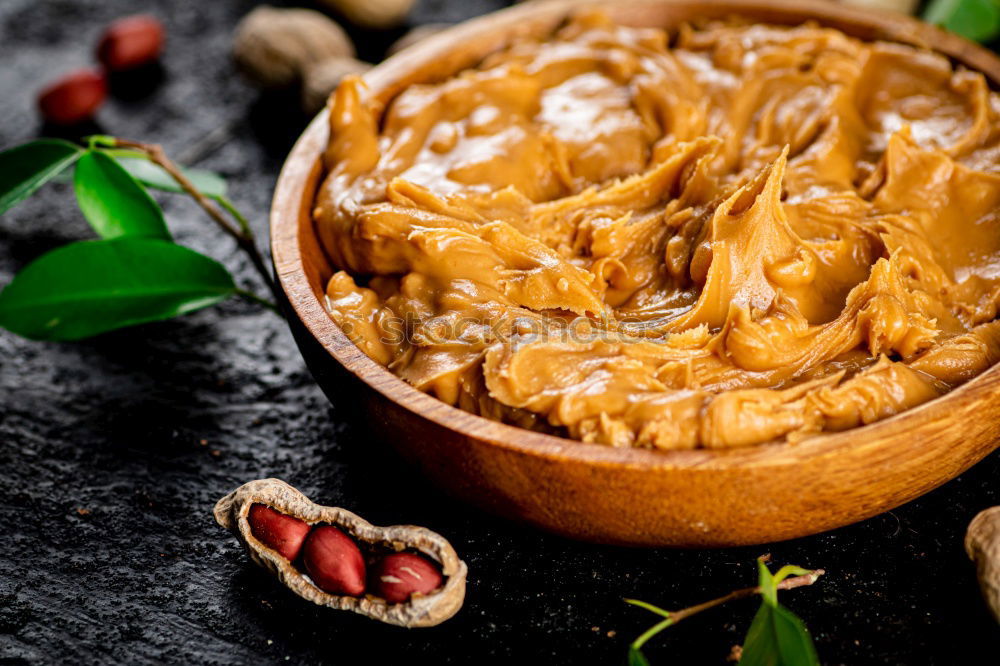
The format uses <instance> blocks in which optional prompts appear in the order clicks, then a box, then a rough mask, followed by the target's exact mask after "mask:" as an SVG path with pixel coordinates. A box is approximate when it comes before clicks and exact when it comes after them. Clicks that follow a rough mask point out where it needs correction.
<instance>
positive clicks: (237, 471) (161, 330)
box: [0, 0, 1000, 665]
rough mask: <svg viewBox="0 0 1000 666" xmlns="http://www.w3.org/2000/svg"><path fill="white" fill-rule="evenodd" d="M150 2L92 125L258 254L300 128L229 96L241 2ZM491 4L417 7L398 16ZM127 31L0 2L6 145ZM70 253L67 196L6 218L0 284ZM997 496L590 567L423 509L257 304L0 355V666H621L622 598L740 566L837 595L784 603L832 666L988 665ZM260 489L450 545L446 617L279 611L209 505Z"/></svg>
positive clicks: (627, 634) (708, 658)
mask: <svg viewBox="0 0 1000 666" xmlns="http://www.w3.org/2000/svg"><path fill="white" fill-rule="evenodd" d="M142 4H143V5H144V6H146V5H148V9H149V10H150V11H153V12H154V13H156V14H157V15H158V16H160V17H162V18H163V19H164V20H165V21H166V22H167V24H168V26H169V35H170V44H169V48H168V51H167V54H166V57H165V59H164V72H163V81H162V83H160V85H158V86H155V87H154V88H153V89H152V91H151V92H149V94H148V95H146V96H144V97H142V98H141V99H128V100H126V99H116V100H113V101H111V102H110V103H109V104H108V105H107V106H106V107H105V108H104V109H103V110H102V111H101V113H100V117H99V121H100V124H101V127H103V128H104V130H106V131H108V132H113V133H115V134H119V135H122V136H127V137H132V138H139V139H144V140H149V141H159V142H162V143H164V144H165V145H166V146H167V148H168V150H169V151H170V152H171V153H172V154H173V155H175V156H179V157H180V158H182V159H184V160H186V161H188V162H192V161H193V162H195V163H197V164H198V165H199V166H203V167H206V168H211V169H215V170H218V171H220V172H222V173H223V174H225V175H226V176H227V177H228V178H229V179H230V182H231V188H232V194H233V198H234V199H235V201H236V202H237V203H238V205H239V206H240V207H241V208H242V209H243V210H245V211H247V212H248V213H249V214H250V216H251V218H252V221H253V224H254V226H255V227H256V228H257V230H258V231H259V232H260V233H262V234H263V233H264V232H265V221H266V211H267V208H268V202H269V197H270V193H271V188H272V185H273V182H274V179H275V176H276V174H277V171H278V169H279V167H280V164H281V161H282V158H283V156H284V154H285V152H286V151H287V150H288V148H289V147H290V145H291V141H292V140H293V139H294V137H295V136H296V134H297V133H298V132H299V130H300V129H301V127H302V126H303V124H304V119H302V118H301V117H300V116H298V115H297V112H296V111H295V103H294V99H291V98H287V97H285V98H282V97H277V98H260V97H258V95H257V93H255V92H254V91H253V90H251V89H250V88H248V87H247V86H245V85H244V84H243V83H242V82H241V81H240V80H239V79H238V78H236V77H235V76H234V75H233V72H232V70H231V67H230V64H229V61H228V58H227V50H228V40H229V34H230V31H231V29H232V26H233V25H234V24H235V22H236V20H237V19H238V17H239V16H240V15H241V14H243V13H245V12H246V11H247V10H248V9H249V7H250V6H251V4H252V3H250V2H229V1H227V2H223V1H221V0H220V1H212V0H208V1H202V2H186V1H184V2H182V1H180V0H178V1H177V2H167V1H166V0H161V1H160V2H154V3H142ZM499 4H503V3H502V2H499V1H498V2H486V1H478V2H463V1H462V0H453V1H450V2H445V1H443V0H437V1H436V2H424V3H422V4H421V5H420V6H419V7H418V9H417V11H416V12H415V14H414V20H415V21H416V22H426V21H432V20H440V19H442V18H445V19H451V20H456V19H461V18H463V17H466V16H469V15H471V14H474V13H479V12H481V11H486V10H488V9H492V8H494V6H495V5H499ZM144 8H145V7H144ZM131 11H135V3H132V2H129V1H128V0H114V1H110V0H48V1H39V0H4V1H3V3H0V147H7V146H10V145H12V144H14V143H17V142H20V141H23V140H26V139H28V138H31V137H33V136H35V135H37V134H38V133H39V132H40V131H41V127H40V125H39V123H38V120H37V118H36V116H35V114H34V110H33V98H34V92H35V91H36V90H37V88H38V87H39V86H40V85H41V84H42V83H43V82H44V81H46V80H49V79H51V78H53V77H54V76H56V75H57V74H59V73H60V72H63V71H65V70H68V69H71V68H73V67H76V66H79V65H81V64H83V63H85V62H87V61H88V60H89V58H90V53H91V49H92V45H93V43H94V41H95V39H96V36H97V34H98V33H99V31H100V27H101V26H102V24H104V23H105V22H106V21H108V20H110V19H112V18H115V17H117V16H119V15H122V14H127V13H129V12H131ZM356 34H360V33H356ZM390 37H391V36H385V35H373V34H372V33H367V34H361V35H360V37H359V40H360V41H361V49H362V52H363V53H364V54H365V55H366V56H367V57H369V58H373V57H376V55H377V53H378V51H379V49H381V48H384V46H385V44H386V42H387V41H389V39H390ZM154 74H155V72H154ZM162 200H163V202H164V204H165V206H166V209H167V213H168V217H169V221H170V223H171V226H172V228H173V229H174V230H175V233H176V236H177V238H178V240H179V241H180V242H182V243H184V244H186V245H189V246H191V247H194V248H196V249H198V250H202V251H205V252H207V253H209V254H211V255H212V256H214V257H216V258H218V259H220V260H222V261H224V262H225V263H226V264H227V265H228V266H230V267H231V268H232V269H233V270H234V271H235V272H236V274H237V275H238V276H239V278H240V280H241V281H242V282H244V283H247V284H253V281H254V278H253V275H252V273H251V271H250V270H249V267H248V265H247V263H246V261H244V259H243V258H242V257H241V256H240V255H239V254H238V253H237V252H236V251H235V249H234V248H233V246H232V244H231V243H230V242H229V241H227V240H225V239H223V238H221V237H220V236H219V235H218V234H217V233H215V232H214V230H213V228H212V227H211V226H210V225H209V224H208V222H207V220H206V219H205V218H204V217H203V216H202V215H201V214H200V212H199V211H198V210H197V209H196V208H194V207H193V206H192V205H191V204H189V203H188V202H187V201H186V200H184V199H181V198H176V197H175V198H163V199H162ZM87 236H88V231H87V227H86V225H85V224H84V223H83V221H82V219H81V217H80V215H79V213H78V212H77V211H76V209H75V206H74V204H73V201H72V195H71V192H70V191H69V189H68V188H67V187H66V186H65V185H59V184H56V185H53V186H50V187H48V188H47V189H46V190H45V191H44V192H43V194H42V195H41V196H40V197H36V198H35V199H33V200H32V201H29V202H28V203H26V204H24V205H22V206H21V207H19V208H18V209H17V210H16V211H14V212H12V213H10V214H7V215H5V216H4V217H3V218H0V283H6V282H7V281H8V280H9V279H10V277H11V276H12V274H13V273H14V272H15V271H16V270H18V269H19V268H20V267H22V266H23V265H24V264H25V263H27V262H29V261H30V260H31V259H32V258H34V257H36V256H37V255H39V254H40V253H42V252H44V251H46V250H48V249H50V248H53V247H55V246H57V245H60V244H62V243H65V242H67V241H70V240H74V239H79V238H83V237H87ZM998 473H1000V456H998V455H994V456H992V457H991V458H989V459H988V460H987V461H985V462H984V463H982V464H981V465H979V466H978V467H976V468H975V469H974V470H972V471H970V472H969V473H967V474H965V475H963V476H962V477H961V478H960V479H958V480H956V481H954V482H953V483H950V484H948V485H947V486H946V487H945V488H943V489H941V490H938V491H936V492H934V493H931V494H930V495H928V496H926V497H924V498H923V499H921V500H919V501H917V502H913V503H911V504H909V505H907V506H905V507H902V508H900V509H899V510H897V511H895V512H893V513H889V514H885V515H883V516H879V517H877V518H873V519H871V520H868V521H865V522H864V523H861V524H858V525H854V526H852V527H847V528H844V529H841V530H837V531H835V532H831V533H828V534H824V535H821V536H816V537H812V538H808V539H801V540H797V541H793V542H788V543H782V544H775V545H771V546H767V547H758V548H740V549H733V550H719V551H668V550H627V549H621V548H609V547H598V546H592V545H587V544H580V543H575V542H571V541H567V540H564V539H560V538H555V537H552V536H548V535H545V534H540V533H537V532H534V531H532V530H528V529H525V528H522V527H519V526H517V525H512V524H509V523H506V522H502V521H499V520H496V519H493V518H490V517H488V516H484V515H482V514H479V513H477V512H475V511H473V510H470V509H468V508H466V507H464V506H461V505H458V504H457V503H455V502H454V501H452V500H450V499H448V498H446V497H443V496H441V495H440V494H438V493H437V492H436V491H435V490H433V489H432V488H429V487H427V486H426V485H424V484H423V483H422V482H421V480H420V479H418V478H414V476H413V475H412V474H411V473H409V471H408V470H407V469H406V468H405V467H403V466H402V465H400V464H399V463H397V462H396V461H395V459H394V458H392V457H390V456H386V455H384V453H383V450H382V449H381V448H380V447H378V446H376V445H375V444H374V443H372V442H370V441H368V440H367V439H366V438H365V436H364V434H363V431H362V430H360V429H359V427H358V424H355V423H353V422H352V419H351V414H349V413H344V412H342V411H340V410H338V409H337V407H336V406H332V407H331V406H330V405H329V404H328V403H327V401H326V400H325V399H324V398H323V396H322V395H321V393H320V391H319V389H317V388H316V386H315V385H314V384H313V382H312V381H311V379H310V377H309V375H308V373H307V371H306V370H305V368H304V366H303V364H302V361H301V359H300V357H299V353H298V351H296V349H295V347H294V344H293V342H292V339H291V336H290V335H289V333H288V330H287V328H286V326H285V324H284V323H283V322H282V321H280V320H279V319H278V318H276V317H274V316H273V315H271V314H268V313H266V312H262V311H260V310H259V309H258V308H257V307H255V306H252V305H249V304H247V303H243V302H239V301H232V302H229V303H226V304H224V305H222V306H221V307H217V308H214V309H210V310H206V311H202V312H199V313H197V314H194V315H192V316H188V317H184V318H182V319H180V320H177V321H173V322H167V323H163V324H155V325H149V326H144V327H141V328H135V329H131V330H125V331H121V332H118V333H114V334H109V335H105V336H102V337H100V338H98V339H95V340H91V341H87V342H81V343H76V344H40V343H33V342H27V341H24V340H21V339H19V338H16V337H14V336H13V335H10V334H7V333H5V332H0V504H2V507H0V535H2V537H0V564H2V573H0V662H2V663H73V664H90V663H128V664H152V663H177V664H188V663H216V664H237V663H254V664H263V663H276V664H278V663H321V662H331V663H373V664H396V663H403V662H404V661H405V662H412V663H424V662H429V661H430V662H433V663H439V664H459V665H465V664H479V663H482V664H487V663H503V664H509V663H515V662H516V663H523V664H540V663H545V664H574V665H576V664H615V663H621V662H622V660H623V657H624V654H625V647H626V645H627V643H628V642H629V641H630V640H631V639H632V638H633V637H635V636H636V635H638V634H639V633H640V632H641V631H642V630H644V629H645V628H646V627H647V626H649V625H650V624H652V623H653V622H654V621H655V618H654V617H653V616H651V615H649V614H647V613H645V612H644V611H641V610H638V609H634V608H631V607H628V606H626V605H625V604H624V603H622V601H621V598H622V597H623V596H629V597H639V598H642V599H646V600H649V601H651V602H654V603H659V604H662V605H665V606H667V607H682V606H686V605H689V604H692V603H696V602H699V601H702V600H705V599H707V598H710V597H713V596H716V595H720V594H723V593H725V592H727V591H729V590H730V589H733V588H735V587H742V586H744V585H748V584H752V583H753V581H754V578H755V572H754V565H753V558H754V557H755V556H757V555H759V554H761V553H763V552H765V551H769V552H771V553H772V555H773V557H774V560H775V562H777V563H797V564H801V565H804V566H809V567H824V568H826V569H827V570H828V571H829V574H828V575H827V576H826V577H825V578H824V579H823V580H822V581H821V582H820V583H819V584H818V585H815V586H813V587H811V588H806V589H802V590H796V591H793V592H788V593H786V594H783V598H784V600H785V602H786V603H787V604H788V605H789V606H790V607H791V608H792V609H794V610H795V611H796V612H797V613H799V614H800V615H801V616H802V617H803V618H804V619H805V621H806V622H807V624H808V625H809V626H810V627H811V629H812V631H813V632H814V635H815V638H816V644H817V647H818V649H819V652H820V655H821V657H822V659H823V662H824V663H825V664H850V665H858V664H986V663H996V662H997V657H996V655H998V654H1000V630H998V628H997V626H996V625H995V624H994V623H993V622H992V621H991V619H990V618H989V616H988V614H987V613H986V611H985V608H984V606H983V604H982V603H981V601H980V599H979V597H978V594H977V590H976V585H975V580H974V577H973V572H972V569H971V567H970V565H969V563H968V562H967V561H966V559H965V556H964V554H963V552H962V546H961V540H962V534H963V532H964V529H965V525H966V524H967V522H968V520H969V519H970V518H971V517H972V516H973V515H974V514H975V513H976V512H977V511H979V510H981V509H983V508H985V507H987V506H990V505H993V504H997V503H1000V484H998V483H997V476H998ZM269 475H274V476H279V477H282V478H284V479H287V480H288V481H289V482H291V483H292V484H293V485H295V486H298V487H299V488H301V489H302V490H303V491H304V492H306V493H307V494H309V495H311V496H312V497H313V498H315V499H316V500H318V501H321V502H324V503H329V504H338V505H341V506H345V507H349V508H351V509H353V510H355V511H357V512H358V513H360V514H361V515H364V516H366V517H367V518H369V519H370V520H372V521H373V522H375V523H383V524H386V523H397V522H399V523H407V522H410V523H417V524H422V525H427V526H429V527H430V528H432V529H435V530H438V531H440V532H441V533H443V534H444V535H446V536H447V537H449V538H450V539H451V540H452V542H453V543H454V545H455V547H456V548H457V549H458V551H459V553H460V554H461V555H462V556H463V557H464V558H465V559H466V561H467V562H468V563H469V567H470V575H469V590H468V599H467V602H466V606H465V608H464V609H463V611H462V612H461V613H460V615H458V616H457V617H456V618H455V619H454V620H452V621H450V622H448V623H447V624H445V625H443V626H441V627H437V628H434V629H426V630H413V631H406V630H401V629H397V628H393V627H387V626H382V625H379V624H376V623H374V622H371V621H368V620H365V619H363V618H359V617H355V616H352V615H349V614H345V613H338V612H334V611H329V610H326V609H321V608H318V607H315V606H312V605H310V604H308V603H306V602H303V601H301V600H300V599H298V598H297V597H295V596H293V595H292V594H291V593H289V592H287V591H286V590H284V589H283V588H281V587H280V586H279V585H278V584H276V583H275V582H273V581H272V580H271V579H270V578H268V576H266V575H265V574H264V573H262V571H260V570H259V569H257V568H255V567H253V566H252V565H251V564H250V563H249V562H248V560H247V558H246V557H245V556H244V554H243V553H242V551H241V550H240V548H239V546H238V545H237V543H236V541H235V540H234V539H233V538H232V537H230V536H229V535H228V534H226V533H225V532H223V531H222V530H221V529H219V528H218V527H217V526H216V525H215V523H214V522H213V520H212V518H211V515H210V510H211V507H212V505H213V504H214V502H215V501H216V500H217V499H218V498H219V497H220V496H221V495H223V494H224V493H226V492H228V491H229V490H231V489H232V488H234V487H235V486H237V485H239V484H240V483H243V482H244V481H247V480H250V479H254V478H259V477H264V476H269ZM753 613H754V604H753V603H752V602H749V601H747V602H739V603H736V604H733V605H731V606H728V607H725V608H721V609H716V610H714V611H712V612H710V613H707V614H705V615H703V616H700V617H698V618H695V619H692V620H690V621H688V622H685V623H684V624H682V625H681V626H679V627H676V628H673V629H671V630H669V631H668V632H667V634H664V635H662V636H661V637H660V638H658V639H655V640H654V641H653V642H652V643H651V644H650V645H649V648H648V650H647V653H648V654H649V656H650V658H651V660H652V661H653V663H654V664H667V663H672V664H722V663H724V659H725V656H726V655H727V654H728V653H729V649H730V646H731V645H733V644H735V643H738V642H740V641H741V639H742V635H743V633H744V632H745V631H746V628H747V626H748V624H749V622H750V619H751V617H752V615H753ZM987 655H989V656H987Z"/></svg>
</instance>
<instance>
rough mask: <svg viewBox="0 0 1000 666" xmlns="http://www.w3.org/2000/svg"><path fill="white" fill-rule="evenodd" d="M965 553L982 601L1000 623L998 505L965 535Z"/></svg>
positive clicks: (999, 528) (975, 520) (974, 523)
mask: <svg viewBox="0 0 1000 666" xmlns="http://www.w3.org/2000/svg"><path fill="white" fill-rule="evenodd" d="M965 552H966V553H968V554H969V558H970V559H971V560H972V561H973V562H975V563H976V574H977V576H978V578H979V587H980V589H981V590H982V592H983V599H985V600H986V605H987V606H989V607H990V611H992V613H993V617H994V618H996V620H997V622H1000V506H995V507H993V508H990V509H986V510H985V511H981V512H979V514H978V515H977V516H976V517H975V518H973V519H972V522H971V523H969V529H968V531H967V532H966V533H965Z"/></svg>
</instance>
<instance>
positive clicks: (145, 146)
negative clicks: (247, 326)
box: [114, 138, 281, 314]
mask: <svg viewBox="0 0 1000 666" xmlns="http://www.w3.org/2000/svg"><path fill="white" fill-rule="evenodd" d="M114 146H116V147H118V148H131V149H134V150H138V151H139V152H142V153H145V155H146V156H147V157H148V158H149V160H150V161H151V162H153V163H154V164H157V165H158V166H159V167H160V168H162V169H163V170H164V171H166V172H167V173H168V174H170V177H171V178H173V179H174V181H176V183H177V184H178V185H180V187H181V189H183V190H184V191H185V192H187V193H188V194H189V195H190V196H191V198H193V199H194V200H195V203H197V204H198V205H199V206H201V208H202V209H203V210H204V211H205V212H206V213H208V216H209V217H210V218H212V220H213V221H214V222H215V223H216V225H218V227H219V228H220V229H222V230H223V231H224V232H225V233H226V234H228V235H229V236H231V237H232V238H233V240H235V241H236V244H237V245H238V246H239V248H240V249H241V250H243V252H244V253H245V254H246V255H247V256H248V257H249V258H250V262H251V263H252V264H253V267H254V268H255V269H256V271H257V273H258V274H259V275H260V277H261V279H262V280H263V281H264V284H266V285H267V288H268V289H269V290H270V291H271V294H272V295H273V296H274V299H275V302H281V292H280V291H279V289H278V285H277V284H275V282H274V279H273V278H272V277H271V273H270V272H269V271H268V270H267V265H266V264H265V262H264V257H263V255H262V254H261V253H260V250H259V249H258V248H257V241H256V238H255V237H254V233H253V230H252V229H251V228H250V224H249V223H248V222H247V219H246V218H245V217H244V216H243V215H241V214H240V213H239V212H238V211H237V210H236V208H235V207H234V206H233V205H232V203H231V202H230V201H229V200H228V199H226V198H225V197H220V198H219V199H218V200H217V201H218V203H219V205H220V206H222V207H223V208H224V209H225V210H226V212H228V213H229V215H230V216H231V217H232V218H233V219H234V220H236V222H237V224H236V225H234V224H233V223H232V222H231V221H230V220H229V219H227V218H226V216H225V215H223V213H222V211H221V210H219V207H218V206H216V205H215V204H214V203H212V200H211V199H209V197H208V196H206V195H205V194H204V193H202V192H201V190H199V189H198V188H197V187H195V186H194V184H193V183H192V182H191V181H190V180H188V178H187V176H185V175H184V173H183V172H182V171H181V170H180V169H179V168H178V167H177V165H176V164H174V162H173V161H172V160H171V159H170V158H169V157H167V154H166V153H165V152H164V151H163V147H162V146H160V145H159V144H155V143H142V142H141V141H130V140H128V139H117V138H116V139H115V140H114ZM256 300H258V301H261V302H262V303H268V304H269V306H270V307H271V309H272V310H274V311H275V312H278V313H279V314H280V312H279V311H278V309H277V307H276V306H275V305H274V304H273V303H269V302H268V301H265V300H263V299H260V298H259V297H257V298H256Z"/></svg>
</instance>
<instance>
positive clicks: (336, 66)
mask: <svg viewBox="0 0 1000 666" xmlns="http://www.w3.org/2000/svg"><path fill="white" fill-rule="evenodd" d="M371 68H372V66H371V65H369V64H368V63H367V62H361V61H360V60H355V59H354V58H330V59H329V60H323V61H322V62H317V63H313V64H312V65H310V66H309V67H307V68H306V71H305V74H304V75H303V76H302V110H303V111H305V112H306V113H307V114H309V115H315V114H316V113H319V110H320V109H322V108H323V107H324V106H325V105H326V100H327V99H328V98H329V97H330V93H332V92H333V91H334V90H336V89H337V86H338V85H340V80H341V79H343V78H344V77H345V76H347V75H348V74H364V73H365V72H367V71H368V70H369V69H371Z"/></svg>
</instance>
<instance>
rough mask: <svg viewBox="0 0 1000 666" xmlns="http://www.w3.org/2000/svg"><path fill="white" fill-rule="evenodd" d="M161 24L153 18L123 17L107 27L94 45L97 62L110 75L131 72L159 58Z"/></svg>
mask: <svg viewBox="0 0 1000 666" xmlns="http://www.w3.org/2000/svg"><path fill="white" fill-rule="evenodd" d="M163 34H164V30H163V24H162V23H160V22H159V21H157V20H156V19H155V18H153V17H152V16H148V15H145V14H137V15H136V16H126V17H125V18H122V19H118V20H117V21H115V22H113V23H111V24H110V25H108V27H107V28H105V30H104V34H103V35H102V36H101V41H100V42H98V45H97V59H98V60H100V61H101V63H102V64H103V65H104V66H105V67H107V68H108V70H109V71H112V72H120V71H123V70H128V69H134V68H136V67H139V66H141V65H145V64H147V63H150V62H153V61H154V60H156V59H157V58H158V57H160V50H161V49H162V48H163Z"/></svg>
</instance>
